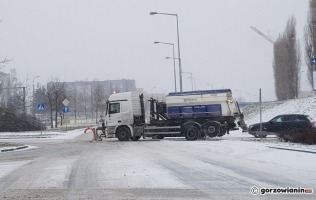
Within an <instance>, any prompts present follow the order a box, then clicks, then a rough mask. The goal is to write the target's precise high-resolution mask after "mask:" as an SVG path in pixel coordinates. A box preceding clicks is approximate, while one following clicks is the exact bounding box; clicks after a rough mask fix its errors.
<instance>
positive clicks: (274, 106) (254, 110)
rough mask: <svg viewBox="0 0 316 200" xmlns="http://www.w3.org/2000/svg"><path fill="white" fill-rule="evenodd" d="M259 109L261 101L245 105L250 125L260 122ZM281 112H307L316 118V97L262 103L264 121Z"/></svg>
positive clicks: (246, 117) (246, 119) (245, 113)
mask: <svg viewBox="0 0 316 200" xmlns="http://www.w3.org/2000/svg"><path fill="white" fill-rule="evenodd" d="M259 110H260V106H259V103H254V104H252V105H248V106H245V107H244V108H243V109H242V111H243V113H244V115H245V121H246V123H247V124H248V125H250V124H254V123H259V122H260V114H259ZM281 114H305V115H309V116H310V117H312V118H313V119H314V120H316V97H309V98H301V99H291V100H287V101H273V102H263V103H262V121H263V122H266V121H269V120H270V119H272V118H273V117H275V116H277V115H281Z"/></svg>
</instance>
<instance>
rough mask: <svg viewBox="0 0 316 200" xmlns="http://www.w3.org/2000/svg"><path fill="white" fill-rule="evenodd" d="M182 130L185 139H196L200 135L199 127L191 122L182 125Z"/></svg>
mask: <svg viewBox="0 0 316 200" xmlns="http://www.w3.org/2000/svg"><path fill="white" fill-rule="evenodd" d="M182 132H183V135H184V137H185V139H187V140H197V139H198V138H199V136H200V135H201V131H200V129H199V128H198V127H196V126H194V125H193V124H188V125H186V126H184V127H183V130H182Z"/></svg>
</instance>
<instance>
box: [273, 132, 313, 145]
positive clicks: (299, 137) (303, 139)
mask: <svg viewBox="0 0 316 200" xmlns="http://www.w3.org/2000/svg"><path fill="white" fill-rule="evenodd" d="M278 137H279V138H281V139H283V140H284V141H285V142H288V141H289V142H294V143H303V144H316V129H315V128H314V129H311V128H302V129H296V130H289V131H284V132H281V133H279V134H278Z"/></svg>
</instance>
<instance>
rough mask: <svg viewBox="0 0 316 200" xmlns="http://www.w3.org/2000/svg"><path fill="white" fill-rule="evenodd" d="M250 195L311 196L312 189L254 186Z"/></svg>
mask: <svg viewBox="0 0 316 200" xmlns="http://www.w3.org/2000/svg"><path fill="white" fill-rule="evenodd" d="M250 193H251V194H252V195H258V194H260V195H265V194H313V189H312V188H302V187H296V188H293V187H285V188H258V187H256V186H253V187H251V189H250Z"/></svg>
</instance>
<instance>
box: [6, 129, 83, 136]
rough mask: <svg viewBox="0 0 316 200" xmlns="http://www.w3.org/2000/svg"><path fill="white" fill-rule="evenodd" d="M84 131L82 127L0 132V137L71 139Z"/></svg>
mask: <svg viewBox="0 0 316 200" xmlns="http://www.w3.org/2000/svg"><path fill="white" fill-rule="evenodd" d="M83 132H84V129H82V128H80V129H76V130H71V131H59V130H57V131H54V130H50V131H29V132H14V133H12V132H0V139H12V138H42V139H45V138H50V139H73V138H75V137H77V136H79V135H81V134H82V133H83Z"/></svg>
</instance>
